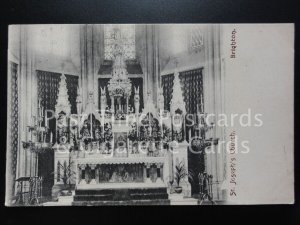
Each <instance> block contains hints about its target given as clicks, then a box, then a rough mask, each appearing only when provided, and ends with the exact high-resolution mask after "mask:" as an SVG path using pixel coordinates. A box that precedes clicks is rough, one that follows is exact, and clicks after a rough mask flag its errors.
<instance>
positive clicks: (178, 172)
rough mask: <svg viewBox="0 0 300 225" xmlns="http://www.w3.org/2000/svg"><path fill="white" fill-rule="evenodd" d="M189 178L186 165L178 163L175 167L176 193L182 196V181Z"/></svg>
mask: <svg viewBox="0 0 300 225" xmlns="http://www.w3.org/2000/svg"><path fill="white" fill-rule="evenodd" d="M186 176H187V172H186V169H185V165H184V163H183V162H182V161H181V162H179V163H177V165H176V166H175V176H174V179H175V182H176V186H175V188H174V190H175V192H176V193H178V194H180V193H181V192H182V187H181V186H180V181H181V180H182V179H184V178H185V177H186Z"/></svg>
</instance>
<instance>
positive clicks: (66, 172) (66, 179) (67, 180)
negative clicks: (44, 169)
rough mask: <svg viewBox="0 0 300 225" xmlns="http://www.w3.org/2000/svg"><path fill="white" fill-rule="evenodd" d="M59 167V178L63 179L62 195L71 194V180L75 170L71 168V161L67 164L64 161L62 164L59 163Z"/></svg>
mask: <svg viewBox="0 0 300 225" xmlns="http://www.w3.org/2000/svg"><path fill="white" fill-rule="evenodd" d="M59 166H60V169H61V171H62V175H61V177H60V179H61V180H62V181H63V184H64V187H65V188H64V190H62V194H63V195H72V185H71V181H72V178H73V176H74V175H75V172H74V171H73V170H72V168H71V167H72V162H70V163H69V165H67V163H66V162H64V164H59Z"/></svg>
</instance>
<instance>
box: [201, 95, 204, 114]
mask: <svg viewBox="0 0 300 225" xmlns="http://www.w3.org/2000/svg"><path fill="white" fill-rule="evenodd" d="M201 112H202V113H203V112H204V105H203V96H202V95H201Z"/></svg>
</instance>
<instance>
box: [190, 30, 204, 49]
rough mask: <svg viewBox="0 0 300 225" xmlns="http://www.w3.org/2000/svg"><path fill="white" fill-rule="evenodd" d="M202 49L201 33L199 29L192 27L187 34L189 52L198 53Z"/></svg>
mask: <svg viewBox="0 0 300 225" xmlns="http://www.w3.org/2000/svg"><path fill="white" fill-rule="evenodd" d="M202 47H203V32H202V29H201V27H198V26H193V27H192V28H191V29H190V34H189V50H190V51H191V52H199V51H201V49H202Z"/></svg>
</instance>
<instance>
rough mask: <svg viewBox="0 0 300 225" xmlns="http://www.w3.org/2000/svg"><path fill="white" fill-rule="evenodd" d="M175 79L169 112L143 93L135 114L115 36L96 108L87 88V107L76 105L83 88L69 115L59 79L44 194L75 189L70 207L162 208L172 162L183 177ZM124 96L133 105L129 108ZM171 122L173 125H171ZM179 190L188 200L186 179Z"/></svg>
mask: <svg viewBox="0 0 300 225" xmlns="http://www.w3.org/2000/svg"><path fill="white" fill-rule="evenodd" d="M116 36H117V35H116ZM178 76H179V74H178V73H176V74H175V79H174V87H173V88H174V89H176V91H174V95H173V98H172V100H171V110H170V111H166V110H164V97H163V94H162V91H161V89H159V90H158V100H157V104H154V103H153V99H152V95H151V93H147V96H146V97H145V99H144V102H145V104H144V105H145V107H144V108H143V109H140V101H141V99H140V94H139V87H138V86H136V87H133V86H132V85H133V84H132V83H131V81H130V79H129V78H128V73H127V70H126V65H125V60H124V59H123V50H122V45H121V44H120V43H119V42H118V39H117V38H116V43H115V51H114V58H113V68H112V74H111V79H110V80H109V82H108V85H107V86H106V87H104V88H102V90H101V93H104V94H101V96H100V109H99V108H98V107H97V106H96V104H95V101H94V93H93V92H89V91H88V90H86V92H87V94H88V100H87V104H86V105H84V106H83V105H82V96H83V92H84V91H85V90H82V89H81V88H80V87H78V90H77V100H76V102H77V114H71V113H70V112H71V104H70V103H69V100H68V93H67V88H66V78H65V76H64V75H63V76H62V78H61V81H60V86H59V94H58V100H57V104H56V108H55V119H56V134H55V140H56V142H55V144H54V146H53V149H54V151H55V157H54V158H55V159H54V167H55V183H54V186H53V188H52V195H53V196H54V197H55V196H57V194H58V193H59V189H60V188H61V187H62V186H63V185H66V184H68V185H70V187H71V186H72V187H75V196H74V201H73V204H74V205H76V204H77V205H88V204H89V202H94V203H95V202H104V201H120V200H122V201H124V200H128V201H160V202H159V204H164V203H165V204H168V201H169V200H168V194H169V192H170V190H169V189H170V188H169V187H170V182H171V181H173V180H174V170H175V166H176V165H178V164H179V163H180V164H181V165H183V166H184V168H185V170H186V171H188V152H187V148H188V143H187V142H186V141H185V137H186V134H185V132H184V122H185V121H184V116H185V113H186V112H185V103H184V101H183V97H182V92H181V88H180V83H179V77H178ZM132 89H134V92H132ZM106 91H108V93H109V100H110V103H111V104H110V106H109V105H108V104H107V102H108V97H107V95H106ZM130 97H131V98H132V97H133V99H134V105H129V98H130ZM174 116H175V117H176V118H175V119H176V120H177V124H178V120H179V123H180V122H181V124H182V125H181V126H176V127H175V126H172V124H171V122H172V117H174ZM180 184H181V185H180V186H181V187H182V188H183V194H184V196H186V197H189V196H190V195H191V186H190V184H189V182H188V177H187V176H186V177H185V178H184V179H182V180H181V181H180ZM135 204H136V202H135Z"/></svg>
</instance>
